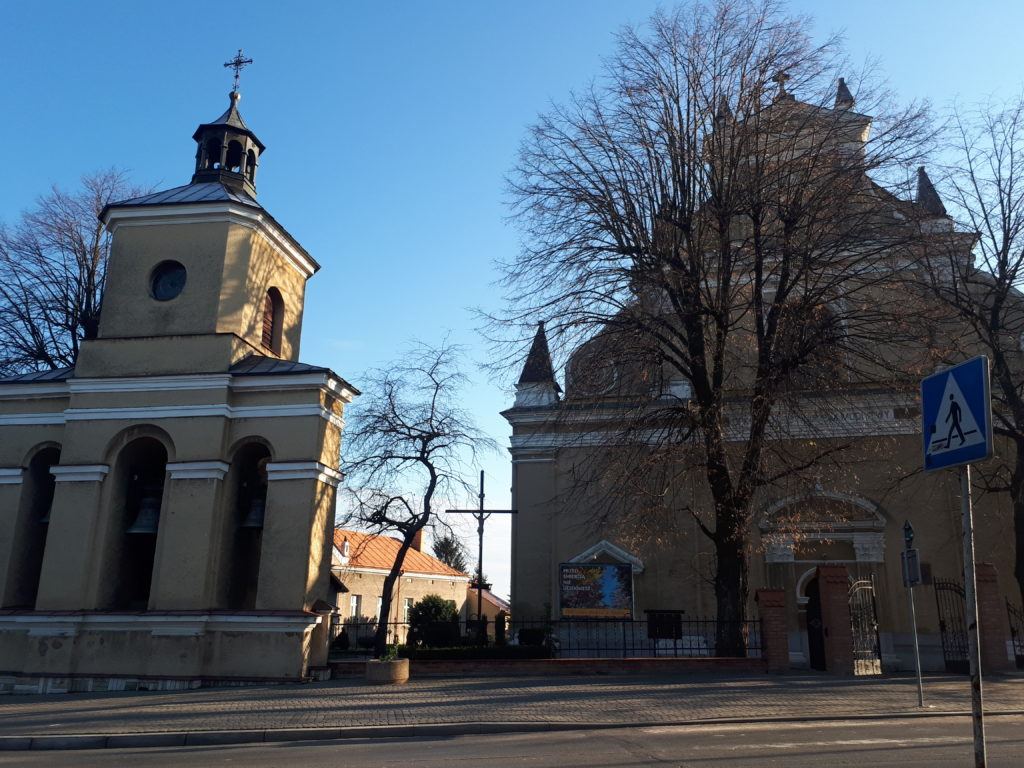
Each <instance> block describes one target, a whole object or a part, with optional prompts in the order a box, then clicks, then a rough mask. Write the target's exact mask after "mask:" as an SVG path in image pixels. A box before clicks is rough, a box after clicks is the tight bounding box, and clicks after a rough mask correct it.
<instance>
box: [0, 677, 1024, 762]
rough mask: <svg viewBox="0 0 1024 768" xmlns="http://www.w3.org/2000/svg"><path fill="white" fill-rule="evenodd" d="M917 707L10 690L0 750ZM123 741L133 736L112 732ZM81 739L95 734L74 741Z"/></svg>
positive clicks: (668, 694) (496, 693)
mask: <svg viewBox="0 0 1024 768" xmlns="http://www.w3.org/2000/svg"><path fill="white" fill-rule="evenodd" d="M925 703H926V704H927V705H929V708H928V710H927V711H928V712H930V713H940V712H945V713H964V712H968V711H969V710H970V689H969V683H968V681H967V679H966V678H963V677H958V676H938V675H936V676H930V677H927V678H926V679H925ZM985 705H986V707H985V708H986V711H988V712H992V713H996V712H1024V678H1021V677H1000V678H992V679H991V680H987V681H986V682H985ZM919 712H921V710H919V709H918V708H917V695H916V685H915V681H914V679H913V678H910V677H899V678H859V679H836V678H831V677H825V676H818V675H787V676H782V677H777V676H764V675H760V676H740V675H735V676H728V675H722V674H716V675H690V676H685V677H674V678H668V679H666V678H662V679H655V678H649V677H589V678H584V677H574V678H544V679H537V678H532V679H523V678H487V679H469V680H467V679H458V680H452V679H424V680H412V681H410V682H409V684H407V685H404V686H383V687H377V686H367V685H364V684H363V683H362V682H361V681H348V680H339V681H332V682H328V683H314V684H308V685H281V686H258V687H256V686H254V687H243V688H209V689H200V690H195V691H176V692H169V693H92V694H65V695H53V696H4V697H0V749H28V748H56V749H59V748H70V747H92V746H115V745H116V746H128V745H129V744H130V745H134V746H145V745H154V746H155V745H158V744H159V745H173V744H186V743H189V744H192V743H239V742H247V741H273V740H278V739H285V738H287V739H298V738H341V737H344V736H367V735H376V736H401V735H414V734H416V735H422V734H424V733H440V732H443V733H446V734H451V733H457V732H476V733H479V732H495V731H508V730H538V729H539V730H549V729H565V728H583V727H615V726H626V725H652V724H683V723H692V722H697V721H700V722H705V721H721V720H772V719H782V720H805V719H839V718H846V717H857V716H860V717H872V716H873V717H882V716H889V715H901V716H906V715H913V714H916V713H919ZM410 726H412V727H410ZM427 726H430V727H427ZM314 729H315V730H314ZM368 729H372V730H368ZM284 731H288V733H283V732H284ZM115 734H123V735H129V734H130V735H132V738H131V739H128V740H127V741H126V740H125V739H123V738H117V739H111V738H106V737H109V736H112V735H115ZM158 734H162V736H159V737H158ZM79 735H80V736H87V737H88V738H78V739H68V738H66V737H69V736H79ZM15 737H17V738H15ZM33 737H46V738H33ZM58 737H59V738H58Z"/></svg>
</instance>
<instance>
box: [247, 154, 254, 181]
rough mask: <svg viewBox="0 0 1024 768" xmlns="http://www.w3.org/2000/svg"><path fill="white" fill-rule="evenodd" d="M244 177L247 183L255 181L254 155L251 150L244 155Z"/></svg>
mask: <svg viewBox="0 0 1024 768" xmlns="http://www.w3.org/2000/svg"><path fill="white" fill-rule="evenodd" d="M245 175H246V177H247V178H248V179H249V181H255V180H256V153H255V152H253V151H252V150H251V149H250V150H249V151H248V152H247V153H246V155H245Z"/></svg>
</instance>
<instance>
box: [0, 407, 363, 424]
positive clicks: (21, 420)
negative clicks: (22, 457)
mask: <svg viewBox="0 0 1024 768" xmlns="http://www.w3.org/2000/svg"><path fill="white" fill-rule="evenodd" d="M210 416H219V417H221V418H225V419H275V418H295V417H301V416H317V417H319V418H321V419H324V420H325V421H329V422H330V423H331V424H333V425H334V426H336V427H337V428H338V429H343V428H344V427H345V420H344V419H343V418H342V417H341V416H339V415H338V414H336V413H334V412H333V411H330V410H328V409H327V408H324V407H323V406H322V405H320V404H302V403H299V404H296V405H250V406H231V405H226V404H222V403H214V404H208V405H162V406H153V407H145V406H141V407H133V408H68V409H66V410H64V411H63V412H61V413H11V414H5V415H0V427H4V426H19V425H44V424H46V425H58V424H64V423H66V422H69V421H109V420H118V419H120V420H127V421H154V420H158V419H194V418H203V417H210Z"/></svg>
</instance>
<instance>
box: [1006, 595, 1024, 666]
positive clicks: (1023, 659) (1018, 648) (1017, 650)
mask: <svg viewBox="0 0 1024 768" xmlns="http://www.w3.org/2000/svg"><path fill="white" fill-rule="evenodd" d="M1006 615H1007V616H1008V617H1009V619H1010V639H1011V640H1012V641H1013V655H1014V657H1015V658H1016V660H1017V669H1024V608H1020V607H1018V606H1016V605H1014V604H1013V603H1011V602H1010V601H1009V600H1007V601H1006Z"/></svg>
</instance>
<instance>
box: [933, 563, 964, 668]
mask: <svg viewBox="0 0 1024 768" xmlns="http://www.w3.org/2000/svg"><path fill="white" fill-rule="evenodd" d="M932 583H933V585H934V587H935V603H936V605H937V607H938V609H939V634H940V635H941V636H942V658H943V659H944V660H945V662H946V671H947V672H958V673H960V674H962V675H967V674H970V661H969V660H968V659H969V658H970V657H969V651H968V647H967V622H966V621H964V585H963V584H961V583H960V582H958V581H953V580H952V579H935V580H934V581H933V582H932Z"/></svg>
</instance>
